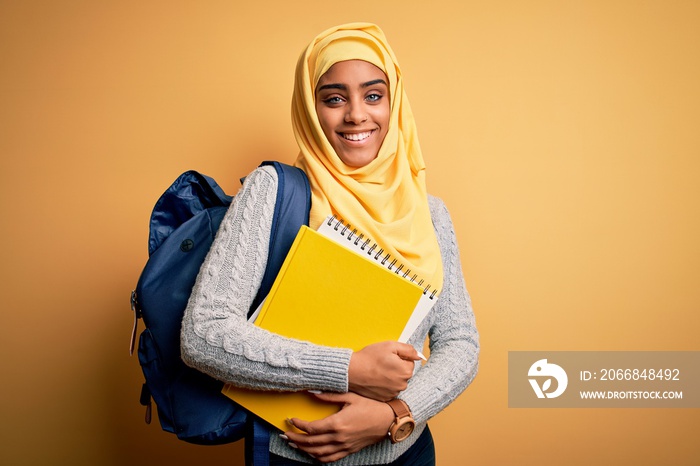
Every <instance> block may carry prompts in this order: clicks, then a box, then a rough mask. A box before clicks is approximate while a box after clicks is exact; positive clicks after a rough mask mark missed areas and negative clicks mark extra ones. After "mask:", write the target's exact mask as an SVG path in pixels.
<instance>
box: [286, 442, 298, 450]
mask: <svg viewBox="0 0 700 466" xmlns="http://www.w3.org/2000/svg"><path fill="white" fill-rule="evenodd" d="M287 445H289V446H290V447H292V448H294V449H295V450H297V449H298V448H299V445H297V444H296V443H294V442H289V443H288V444H287Z"/></svg>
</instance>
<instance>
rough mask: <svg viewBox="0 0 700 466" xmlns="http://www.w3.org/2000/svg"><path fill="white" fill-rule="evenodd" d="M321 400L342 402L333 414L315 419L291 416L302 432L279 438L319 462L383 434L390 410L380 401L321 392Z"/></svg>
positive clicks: (338, 456) (391, 416)
mask: <svg viewBox="0 0 700 466" xmlns="http://www.w3.org/2000/svg"><path fill="white" fill-rule="evenodd" d="M316 397H317V398H318V399H320V400H323V401H330V402H334V403H343V407H342V408H341V410H340V411H339V412H337V413H336V414H333V415H330V416H328V417H326V418H324V419H320V420H318V421H313V422H307V421H303V420H301V419H297V418H294V419H291V420H290V422H291V423H292V424H293V425H294V427H296V428H297V429H299V430H302V431H304V432H305V433H298V432H285V433H284V436H283V437H282V438H283V439H286V440H288V442H289V444H290V446H292V447H293V448H298V449H299V450H302V451H304V452H306V453H308V454H309V455H311V456H312V457H314V458H316V459H317V460H319V461H321V462H322V463H329V462H331V461H337V460H339V459H341V458H344V457H345V456H347V455H349V454H351V453H355V452H357V451H359V450H361V449H362V448H364V447H366V446H368V445H372V444H374V443H377V442H379V441H381V440H383V439H385V438H387V432H389V427H391V423H392V422H393V421H394V412H393V411H392V409H391V407H390V406H389V405H388V404H386V403H383V402H380V401H375V400H371V399H369V398H365V397H363V396H360V395H357V394H355V393H321V394H317V395H316Z"/></svg>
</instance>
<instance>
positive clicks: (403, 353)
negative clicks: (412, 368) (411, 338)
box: [396, 343, 427, 361]
mask: <svg viewBox="0 0 700 466" xmlns="http://www.w3.org/2000/svg"><path fill="white" fill-rule="evenodd" d="M396 354H397V355H398V356H399V357H400V358H401V359H405V360H407V361H418V360H419V359H423V360H426V361H427V359H426V358H425V356H423V355H422V354H421V353H419V352H418V351H416V349H415V348H414V347H413V346H411V345H409V344H406V343H399V344H398V345H397V347H396Z"/></svg>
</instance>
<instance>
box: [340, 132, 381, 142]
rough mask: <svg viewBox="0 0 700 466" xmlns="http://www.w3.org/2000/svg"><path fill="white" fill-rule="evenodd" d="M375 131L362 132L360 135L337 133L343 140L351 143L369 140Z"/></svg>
mask: <svg viewBox="0 0 700 466" xmlns="http://www.w3.org/2000/svg"><path fill="white" fill-rule="evenodd" d="M375 131H376V130H371V131H363V132H361V133H338V134H339V135H340V136H341V137H342V138H343V139H346V140H348V141H352V142H362V141H364V140H365V139H367V138H369V137H370V136H371V135H372V133H374V132H375Z"/></svg>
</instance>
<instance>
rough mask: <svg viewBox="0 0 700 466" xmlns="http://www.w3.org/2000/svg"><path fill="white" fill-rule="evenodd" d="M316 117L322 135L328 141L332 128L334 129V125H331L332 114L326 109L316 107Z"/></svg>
mask: <svg viewBox="0 0 700 466" xmlns="http://www.w3.org/2000/svg"><path fill="white" fill-rule="evenodd" d="M316 116H318V122H319V123H320V124H321V129H322V130H323V134H325V135H326V137H327V138H329V139H330V135H331V134H333V132H334V131H333V128H334V127H335V125H334V124H333V114H332V112H329V111H328V108H325V107H318V106H317V107H316Z"/></svg>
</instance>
